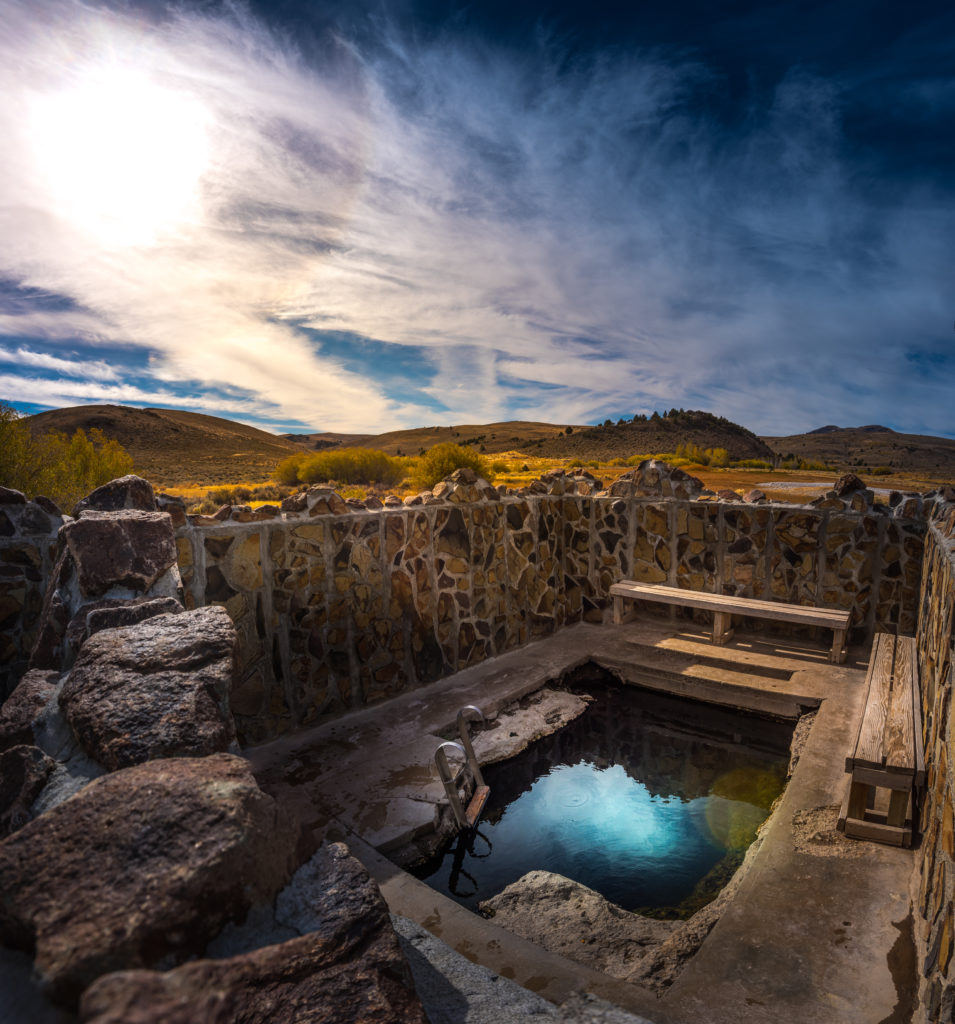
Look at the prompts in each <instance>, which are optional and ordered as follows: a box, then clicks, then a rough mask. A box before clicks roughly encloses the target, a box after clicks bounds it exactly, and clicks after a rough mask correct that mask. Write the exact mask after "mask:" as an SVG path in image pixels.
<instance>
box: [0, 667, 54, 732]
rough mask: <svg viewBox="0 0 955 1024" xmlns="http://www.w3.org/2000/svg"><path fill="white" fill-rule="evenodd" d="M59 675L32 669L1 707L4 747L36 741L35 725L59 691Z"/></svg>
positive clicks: (0, 721)
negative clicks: (57, 689) (57, 690)
mask: <svg viewBox="0 0 955 1024" xmlns="http://www.w3.org/2000/svg"><path fill="white" fill-rule="evenodd" d="M58 682H59V675H58V673H56V672H46V671H43V670H42V669H32V670H31V671H29V672H27V673H26V675H24V677H23V678H22V679H21V680H20V682H19V684H18V685H17V688H16V689H15V690H14V691H13V693H11V694H10V696H9V697H8V698H7V699H6V701H5V702H4V704H3V707H2V708H0V750H7V749H9V748H10V747H15V746H17V745H19V744H21V743H27V744H32V743H33V742H34V740H35V736H34V732H33V724H34V722H36V720H37V718H38V717H39V715H40V712H41V711H42V710H43V709H44V708H45V707H46V705H47V704H48V703H49V702H50V699H51V698H52V697H53V694H54V693H55V692H56V687H57V683H58Z"/></svg>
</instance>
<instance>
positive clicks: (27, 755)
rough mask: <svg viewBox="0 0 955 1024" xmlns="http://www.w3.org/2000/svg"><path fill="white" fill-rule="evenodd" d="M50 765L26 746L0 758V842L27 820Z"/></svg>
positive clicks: (41, 754) (50, 759) (51, 767)
mask: <svg viewBox="0 0 955 1024" xmlns="http://www.w3.org/2000/svg"><path fill="white" fill-rule="evenodd" d="M53 767H54V761H53V759H52V758H50V757H47V756H46V754H44V753H43V751H42V750H40V749H39V748H38V747H34V746H28V745H26V744H24V745H22V746H18V747H11V748H10V749H9V750H4V751H3V753H2V754H0V839H4V838H6V836H8V835H10V833H11V832H15V831H16V830H17V829H18V828H20V827H21V826H22V825H25V824H26V823H27V822H28V821H29V820H30V808H31V807H32V806H33V801H34V800H36V798H37V797H38V796H39V795H40V793H41V792H42V791H43V787H44V786H45V785H46V780H47V778H49V775H50V772H52V771H53Z"/></svg>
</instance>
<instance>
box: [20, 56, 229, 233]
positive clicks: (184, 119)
mask: <svg viewBox="0 0 955 1024" xmlns="http://www.w3.org/2000/svg"><path fill="white" fill-rule="evenodd" d="M30 113H31V129H32V131H31V137H32V141H33V146H34V151H35V156H36V161H37V174H38V175H39V176H40V177H41V178H42V179H43V180H44V181H45V182H46V184H47V186H48V187H49V189H50V193H51V199H52V205H53V208H54V209H55V210H56V212H57V214H58V215H59V216H61V217H63V218H64V219H65V220H67V221H69V222H70V223H71V224H72V225H73V226H74V227H76V228H78V229H79V230H81V231H83V232H84V233H86V234H87V235H88V236H89V237H90V240H91V241H94V242H96V243H99V244H101V245H112V246H124V245H149V244H152V243H155V242H156V241H157V240H158V239H159V238H160V237H161V236H162V235H163V234H166V233H169V232H172V231H173V230H175V229H176V228H177V227H180V226H181V225H182V224H184V223H185V222H188V221H189V220H190V219H192V218H194V217H195V216H197V214H198V212H199V184H200V179H201V176H202V173H203V170H204V169H205V167H206V164H207V162H208V156H209V134H208V117H207V114H206V112H205V110H204V109H203V107H202V106H201V104H199V103H198V102H196V101H194V100H192V99H190V98H189V97H188V96H187V95H185V94H184V93H181V92H177V91H174V90H172V89H169V88H167V87H165V86H162V85H159V84H157V83H156V82H154V81H152V80H150V78H149V77H147V76H146V75H144V74H142V73H140V72H137V71H134V70H130V69H126V68H99V69H96V70H90V71H89V72H87V73H86V74H85V75H83V76H82V77H81V78H80V79H78V80H77V81H76V84H75V85H74V86H73V87H71V88H70V89H68V90H61V91H59V92H56V93H49V94H47V95H45V96H43V97H38V98H37V99H36V100H35V102H34V104H33V107H32V109H31V112H30Z"/></svg>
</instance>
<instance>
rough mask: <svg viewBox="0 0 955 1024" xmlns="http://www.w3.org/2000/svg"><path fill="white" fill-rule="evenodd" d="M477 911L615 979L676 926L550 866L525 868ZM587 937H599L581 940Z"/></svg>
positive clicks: (638, 960) (632, 967)
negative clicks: (635, 910)
mask: <svg viewBox="0 0 955 1024" xmlns="http://www.w3.org/2000/svg"><path fill="white" fill-rule="evenodd" d="M481 910H482V911H484V912H485V913H492V914H493V916H494V922H495V924H500V925H501V926H502V927H504V928H507V929H508V930H509V931H512V932H514V933H515V934H516V935H520V936H522V937H523V938H525V939H529V940H530V941H531V942H534V943H537V945H539V946H543V947H544V948H545V949H549V950H550V951H551V952H553V953H559V954H561V956H566V957H568V958H569V959H571V960H575V961H576V962H577V963H582V964H586V965H587V966H588V967H593V968H594V969H595V970H598V971H602V972H603V973H605V974H609V975H611V976H612V977H615V978H626V977H628V976H629V975H630V974H631V973H632V972H633V970H634V968H635V967H636V965H637V964H638V963H639V962H640V960H641V959H643V957H644V956H645V955H646V954H647V953H648V952H649V951H650V950H652V949H654V948H655V947H656V946H657V945H658V944H660V943H662V942H664V941H665V940H666V939H668V938H669V937H670V935H671V934H672V933H673V931H674V929H676V928H677V927H678V925H679V922H677V921H657V920H655V919H654V918H650V917H644V916H643V915H641V914H633V913H630V912H629V911H627V910H624V909H623V908H622V907H618V906H616V905H615V904H613V903H610V902H609V901H608V900H606V899H604V897H603V896H601V895H600V893H597V892H594V891H593V889H588V888H587V886H585V885H581V884H580V883H579V882H575V881H573V880H571V879H570V878H565V877H564V876H563V875H557V874H554V873H553V872H550V871H530V872H528V873H527V874H526V875H524V876H523V878H519V879H518V880H517V881H516V882H512V883H511V885H509V886H508V887H507V888H506V889H505V890H504V891H503V892H501V893H499V894H498V895H497V896H495V897H493V898H492V899H489V900H485V901H484V902H483V903H482V904H481ZM588 936H593V937H599V938H598V939H597V941H595V942H585V941H583V940H584V939H585V938H586V937H588Z"/></svg>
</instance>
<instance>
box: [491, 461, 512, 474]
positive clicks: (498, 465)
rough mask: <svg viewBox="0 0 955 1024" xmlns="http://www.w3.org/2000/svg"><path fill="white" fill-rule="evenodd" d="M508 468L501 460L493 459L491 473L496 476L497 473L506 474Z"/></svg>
mask: <svg viewBox="0 0 955 1024" xmlns="http://www.w3.org/2000/svg"><path fill="white" fill-rule="evenodd" d="M509 468H510V467H509V466H508V464H507V463H506V462H504V461H503V460H502V459H495V460H494V462H492V463H491V472H492V473H494V475H495V476H496V475H497V474H498V473H506V472H507V471H508V469H509Z"/></svg>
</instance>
